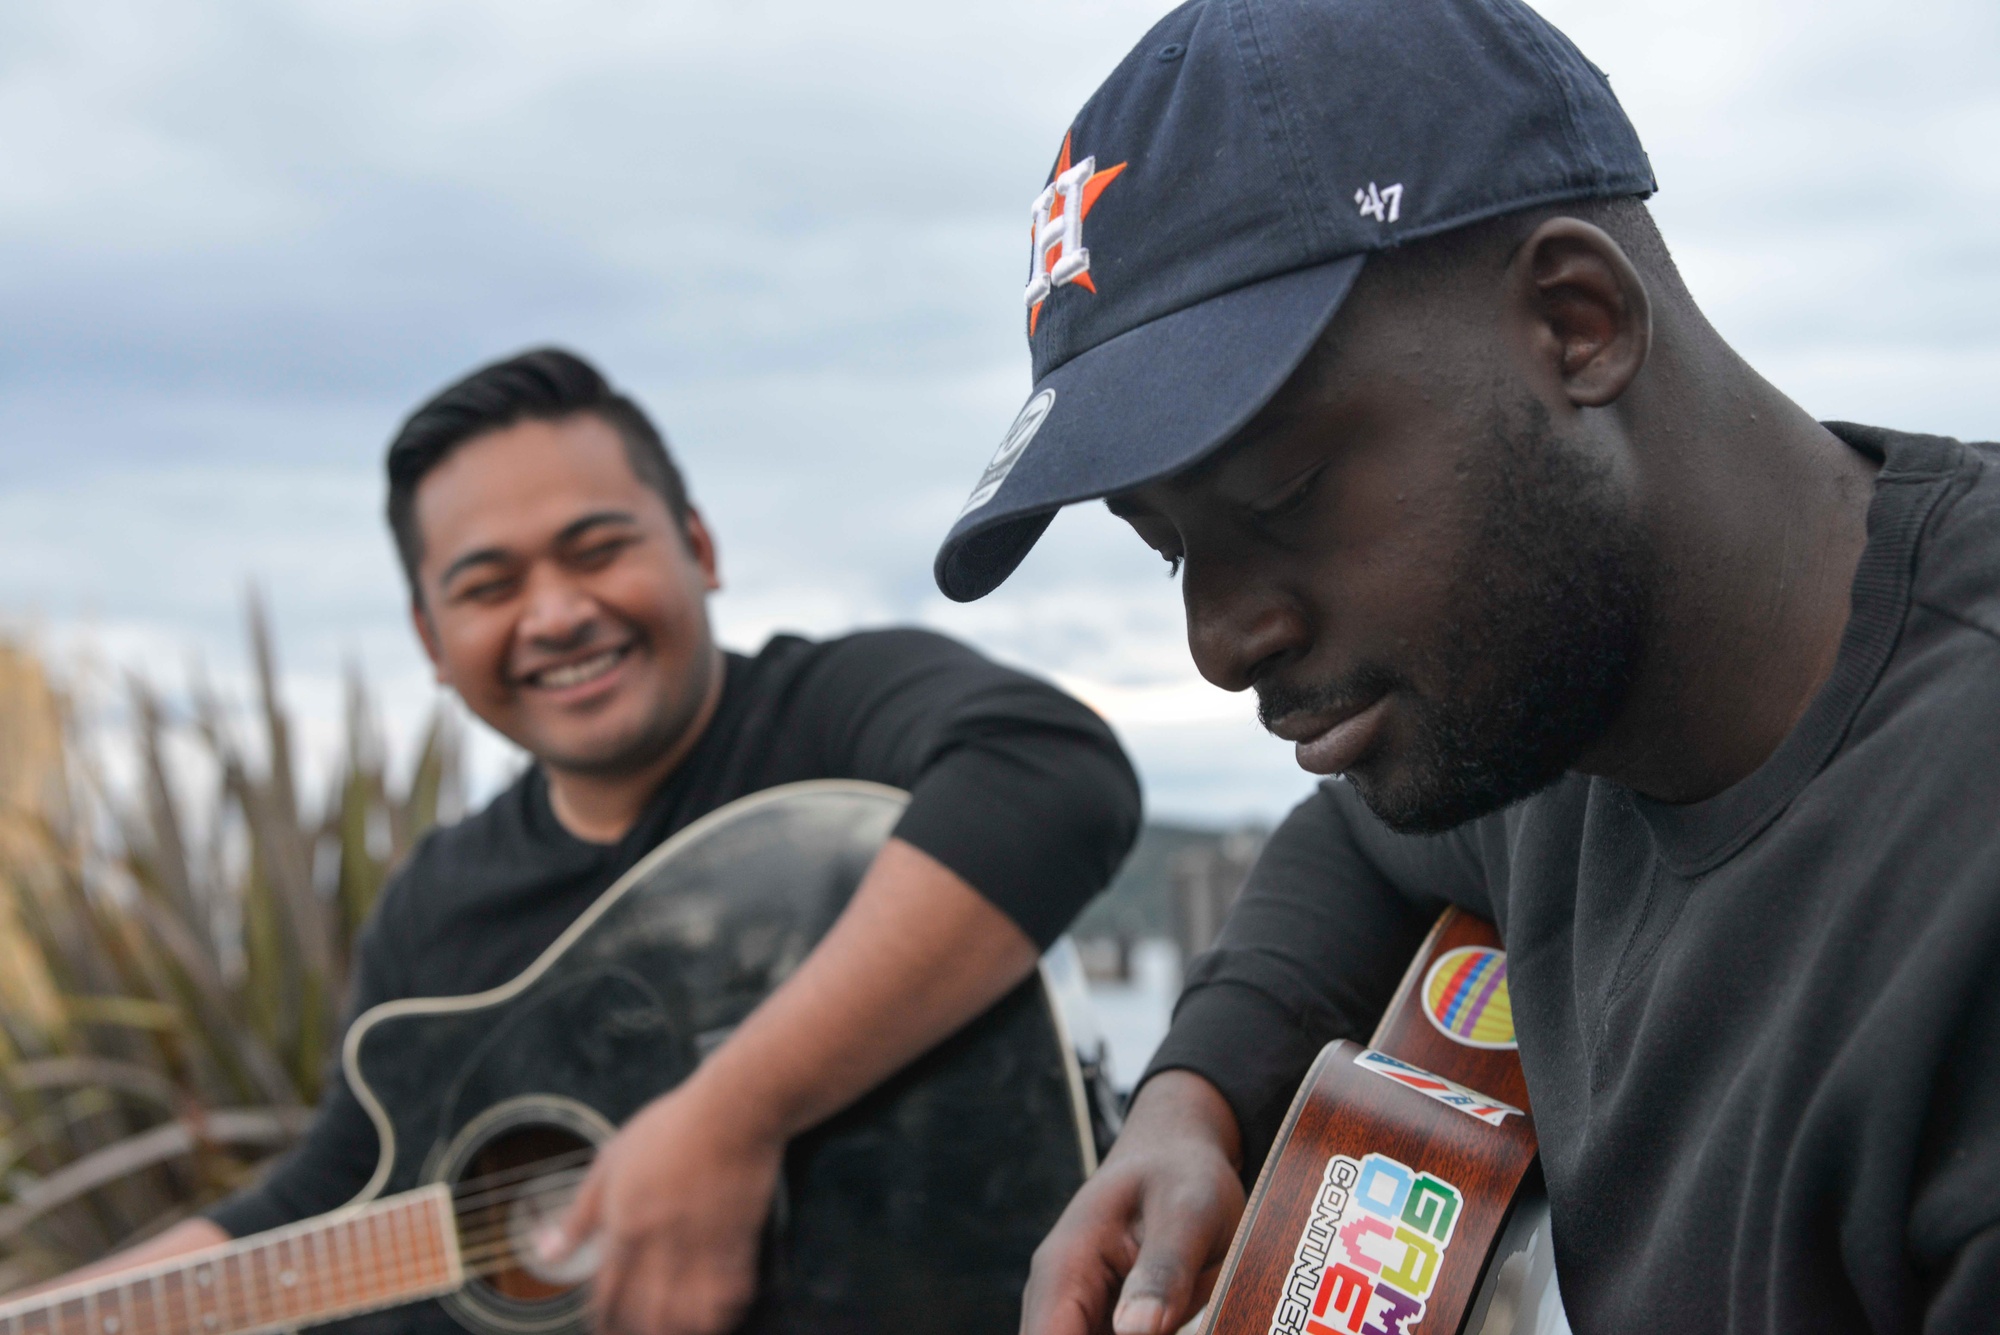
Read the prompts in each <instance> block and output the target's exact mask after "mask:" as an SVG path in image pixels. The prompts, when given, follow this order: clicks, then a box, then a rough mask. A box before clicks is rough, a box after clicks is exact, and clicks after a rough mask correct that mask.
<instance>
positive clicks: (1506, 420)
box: [936, 0, 2000, 1335]
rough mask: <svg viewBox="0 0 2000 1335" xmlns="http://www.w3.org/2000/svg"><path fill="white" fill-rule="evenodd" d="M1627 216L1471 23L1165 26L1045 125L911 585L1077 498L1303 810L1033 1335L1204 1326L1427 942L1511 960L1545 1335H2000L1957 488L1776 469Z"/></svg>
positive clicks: (1969, 530)
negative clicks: (1434, 928)
mask: <svg viewBox="0 0 2000 1335" xmlns="http://www.w3.org/2000/svg"><path fill="white" fill-rule="evenodd" d="M1653 188H1654V181H1653V176H1652V172H1651V169H1650V167H1649V165H1648V163H1647V160H1646V157H1645V154H1644V152H1643V151H1642V150H1641V148H1640V145H1639V142H1638V139H1637V137H1636V135H1635V134H1634V132H1633V130H1632V128H1631V126H1630V124H1629V123H1628V122H1627V120H1626V118H1625V116H1624V114H1623V112H1622V111H1621V110H1620V108H1619V106H1618V103H1617V100H1616V99H1615V97H1613V95H1612V93H1611V89H1610V87H1609V85H1608V84H1607V82H1606V80H1605V78H1604V76H1603V75H1602V73H1601V72H1599V71H1598V70H1596V69H1595V68H1594V67H1593V66H1592V65H1591V64H1590V63H1589V62H1588V61H1586V60H1585V59H1584V58H1583V57H1582V56H1581V55H1580V54H1579V53H1578V52H1577V51H1576V49H1575V48H1574V47H1573V46H1571V45H1570V44H1569V42H1568V41H1567V40H1566V39H1565V38H1564V37H1563V36H1562V35H1561V34H1560V33H1558V32H1556V31H1555V30H1554V29H1553V28H1551V27H1550V26H1549V25H1548V24H1547V23H1545V22H1543V21H1542V20H1541V19H1540V18H1539V17H1537V16H1536V15H1535V14H1534V13H1533V12H1532V11H1530V10H1528V9H1527V8H1526V7H1524V6H1522V5H1520V4H1517V3H1512V0H1266V2H1263V3H1260V2H1258V0H1195V3H1191V4H1188V5H1185V6H1183V7H1182V8H1180V9H1178V10H1176V11H1174V12H1173V13H1172V14H1170V15H1169V16H1168V17H1167V18H1165V19H1164V20H1162V21H1161V22H1160V23H1159V25H1157V26H1156V27H1155V28H1154V29H1153V31H1152V32H1151V33H1149V34H1148V35H1147V37H1146V38H1145V39H1144V40H1143V41H1142V42H1141V43H1140V44H1139V46H1138V47H1137V48H1136V49H1135V50H1134V51H1133V52H1132V53H1131V54H1130V55H1129V56H1128V57H1127V58H1126V59H1125V61H1124V62H1123V63H1122V64H1121V65H1120V66H1119V67H1118V68H1117V70H1116V71H1114V72H1113V74H1112V75H1111V77H1110V79H1109V80H1107V81H1106V83H1105V84H1104V86H1103V87H1102V88H1101V89H1100V90H1099V91H1098V93H1097V94H1096V95H1095V96H1094V97H1093V98H1092V99H1091V100H1090V102H1088V103H1087V104H1086V105H1085V106H1084V108H1083V110H1082V111H1081V112H1080V113H1079V114H1078V116H1077V118H1076V120H1075V121H1074V123H1073V124H1072V126H1071V127H1070V130H1069V133H1068V135H1067V137H1066V138H1065V140H1064V143H1063V146H1062V152H1061V156H1060V159H1059V161H1058V163H1057V169H1056V171H1055V172H1054V173H1053V174H1052V179H1051V181H1050V184H1049V186H1048V188H1047V189H1046V190H1045V191H1044V192H1043V193H1042V195H1041V196H1040V198H1039V199H1037V200H1036V201H1035V204H1034V206H1033V224H1034V243H1033V251H1032V258H1031V266H1030V281H1029V285H1028V288H1027V290H1026V292H1025V294H1024V297H1025V301H1026V303H1027V311H1026V323H1027V326H1028V330H1029V334H1028V341H1029V347H1030V349H1031V352H1032V354H1033V358H1034V376H1035V385H1034V388H1033V391H1032V394H1031V397H1030V398H1029V400H1028V402H1027V405H1026V406H1025V407H1024V408H1023V410H1022V412H1021V414H1020V416H1019V417H1018V418H1017V420H1016V421H1015V423H1014V425H1013V426H1012V428H1011V429H1010V430H1009V431H1008V432H1007V433H1006V435H1005V437H1004V439H1003V442H1002V444H1001V446H1000V449H999V451H998V452H997V453H996V455H995V457H994V459H993V461H992V463H991V464H990V465H989V467H988V468H987V469H986V471H985V473H984V474H983V475H982V476H981V478H980V479H979V481H978V483H977V485H976V487H975V489H974V491H973V493H972V496H971V498H970V500H969V502H968V503H967V505H966V508H965V510H964V512H963V513H962V514H961V515H960V517H959V519H958V522H957V523H956V524H955V525H954V526H953V528H952V530H951V533H950V535H949V536H948V537H947V539H946V541H945V543H944V546H943V548H942V550H941V551H940V552H939V554H938V558H937V565H936V573H937V578H938V583H939V585H940V586H941V587H942V588H943V589H944V591H945V592H946V593H947V594H949V595H950V596H952V597H954V598H957V599H971V598H977V597H981V596H983V595H984V594H986V593H988V592H990V591H991V590H992V589H993V588H994V587H995V586H997V585H998V584H999V583H1000V582H1001V581H1002V580H1004V579H1005V578H1006V576H1007V575H1008V573H1010V572H1011V571H1012V570H1013V568H1014V567H1015V566H1016V565H1018V564H1019V563H1020V561H1021V560H1022V559H1023V557H1024V556H1025V555H1026V554H1027V552H1028V550H1029V548H1030V547H1031V546H1032V545H1033V544H1034V542H1035V539H1036V538H1037V537H1038V536H1039V534H1040V532H1041V531H1042V529H1043V528H1044V527H1045V526H1046V525H1047V524H1048V522H1049V519H1050V517H1051V516H1052V515H1053V514H1054V512H1055V511H1056V510H1057V509H1058V508H1060V507H1061V506H1063V505H1065V504H1069V503H1071V502H1075V501H1082V500H1088V499H1092V498H1097V497H1103V498H1106V499H1107V502H1108V504H1109V505H1110V507H1111V509H1112V510H1113V512H1114V513H1116V514H1118V515H1120V516H1122V517H1123V518H1125V519H1126V520H1128V521H1129V522H1130V523H1131V525H1132V527H1133V528H1134V529H1135V530H1136V531H1137V532H1138V534H1139V536H1140V537H1141V538H1143V539H1144V540H1145V541H1146V542H1147V543H1148V544H1149V545H1150V546H1152V547H1153V548H1155V549H1156V550H1157V551H1158V552H1159V553H1160V554H1161V555H1162V556H1163V557H1164V558H1165V559H1166V560H1167V561H1169V562H1170V563H1172V564H1173V565H1174V566H1176V567H1177V568H1178V569H1179V571H1180V575H1181V578H1182V580H1183V588H1184V591H1185V598H1186V606H1187V619H1188V643H1189V647H1190V649H1191V650H1192V651H1193V654H1194V658H1195V661H1196V663H1197V665H1198V666H1199V668H1200V669H1201V672H1202V674H1203V675H1204V676H1205V677H1207V678H1208V679H1209V680H1210V681H1213V682H1215V683H1216V684H1217V685H1220V686H1222V687H1225V688H1227V689H1231V690H1241V689H1243V688H1245V687H1251V688H1254V689H1255V690H1256V692H1257V694H1258V700H1259V706H1260V713H1261V716H1262V718H1263V720H1264V722H1265V724H1266V726H1267V727H1269V728H1270V729H1271V730H1272V731H1273V732H1275V733H1277V734H1278V735H1279V736H1281V737H1284V738H1286V739H1287V740H1290V741H1292V742H1295V743H1296V744H1297V748H1298V759H1299V763H1300V764H1301V765H1302V766H1304V767H1305V768H1307V769H1309V770H1311V771H1314V772H1316V773H1321V774H1327V775H1333V776H1339V777H1338V778H1336V779H1334V780H1332V781H1330V782H1328V783H1326V784H1324V785H1323V786H1322V787H1321V789H1320V790H1319V791H1318V792H1317V793H1316V794H1315V795H1314V796H1313V797H1312V798H1310V799H1309V800H1308V801H1307V802H1305V803H1304V804H1303V805H1302V806H1301V807H1299V809H1298V810H1297V811H1295V812H1294V813H1293V815H1292V816H1291V817H1290V818H1289V819H1288V820H1287V821H1286V823H1285V824H1284V826H1283V827H1282V828H1281V829H1280V830H1279V831H1278V833H1277V835H1276V836H1275V837H1274V838H1273V840H1272V842H1271V844H1270V846H1269V848H1268V850H1267V851H1266V853H1265V856H1264V858H1263V860H1262V861H1261V863H1260V865H1259V867H1258V868H1257V870H1256V871H1255V873H1253V875H1252V877H1251V881H1250V885H1249V886H1248V888H1247V889H1246V891H1245V893H1244V896H1243V898H1242V900H1241V901H1240V903H1239V905H1238V906H1237V908H1236V910H1235V911H1234V912H1233V914H1232V916H1231V918H1230V921H1229V923H1228V925H1227V927H1226V928H1225V930H1224V932H1223V934H1222V938H1221V940H1220V942H1219V945H1218V947H1217V949H1216V950H1215V951H1213V952H1212V953H1210V954H1208V955H1205V956H1203V957H1201V958H1200V959H1198V960H1196V961H1195V962H1194V963H1193V965H1192V967H1191V968H1190V971H1189V980H1188V987H1187V990H1186V992H1185V993H1184V994H1183V996H1182V998H1181V1001H1180V1003H1179V1006H1178V1007H1177V1009H1176V1012H1175V1018H1174V1025H1173V1028H1172V1031H1171V1033H1170V1034H1169V1036H1168V1038H1167V1039H1166V1041H1165V1043H1164V1044H1163V1045H1162V1047H1161V1049H1160V1051H1159V1053H1158V1055H1157V1056H1156V1058H1155V1059H1154V1061H1153V1064H1152V1067H1151V1069H1150V1070H1149V1071H1148V1073H1147V1078H1146V1079H1145V1080H1144V1081H1143V1082H1142V1084H1141V1087H1140V1089H1139V1091H1138V1094H1137V1096H1136V1098H1135V1100H1134V1103H1133V1106H1132V1110H1131V1115H1130V1118H1129V1120H1128V1122H1127V1125H1126V1130H1125V1132H1124V1134H1123V1136H1122V1137H1121V1139H1120V1141H1119V1144H1118V1147H1117V1148H1116V1150H1115V1151H1114V1152H1113V1154H1112V1156H1111V1157H1110V1158H1109V1160H1108V1161H1107V1162H1106V1165H1105V1167H1104V1168H1103V1169H1102V1170H1101V1171H1100V1173H1099V1174H1098V1175H1097V1176H1096V1177H1095V1178H1093V1179H1092V1181H1091V1182H1090V1183H1089V1184H1088V1185H1087V1186H1086V1187H1085V1189H1084V1190H1083V1192H1082V1193H1081V1194H1080V1195H1079V1196H1078V1197H1077V1199H1076V1201H1075V1202H1074V1203H1073V1204H1072V1206H1071V1208H1070V1209H1069V1211H1068V1212H1067V1213H1066V1214H1065V1216H1064V1218H1063V1220H1062V1222H1061V1223H1060V1224H1059V1225H1058V1226H1057V1228H1056V1230H1055V1232H1054V1233H1053V1234H1052V1235H1051V1236H1050V1238H1049V1240H1048V1241H1047V1242H1046V1243H1045V1244H1044V1245H1043V1248H1042V1251H1041V1253H1040V1255H1039V1257H1038V1259H1037V1263H1036V1271H1035V1278H1034V1280H1033V1282H1032V1283H1031V1285H1030V1288H1029V1292H1028V1295H1027V1300H1026V1313H1025V1324H1024V1328H1025V1330H1026V1331H1028V1332H1030V1333H1031V1335H1081V1333H1082V1332H1084V1331H1087V1330H1101V1329H1104V1328H1106V1327H1107V1326H1109V1327H1110V1328H1113V1329H1115V1330H1116V1331H1118V1332H1119V1333H1120V1335H1164V1333H1165V1332H1168V1331H1172V1330H1174V1329H1175V1328H1176V1327H1177V1326H1178V1325H1179V1324H1180V1323H1182V1322H1184V1321H1185V1320H1187V1319H1188V1318H1189V1317H1190V1316H1191V1315H1192V1314H1193V1312H1194V1311H1195V1309H1196V1308H1197V1307H1198V1306H1199V1305H1200V1302H1201V1301H1202V1299H1203V1297H1204V1294H1205V1289H1206V1286H1207V1284H1209V1283H1211V1282H1212V1280H1213V1276H1214V1269H1215V1267H1216V1265H1217V1264H1218V1263H1219V1262H1220V1261H1221V1259H1222V1255H1223V1251H1224V1249H1225V1247H1226V1246H1227V1244H1228V1241H1229V1238H1230V1233H1231V1230H1232V1228H1233V1227H1234V1225H1235V1222H1236V1219H1237V1217H1238V1216H1239V1214H1240V1213H1241V1211H1242V1208H1243V1201H1244V1195H1243V1186H1242V1183H1243V1181H1244V1180H1245V1179H1246V1178H1248V1177H1250V1176H1252V1175H1254V1174H1255V1172H1256V1170H1257V1168H1258V1166H1259V1162H1260V1160H1261V1159H1262V1157H1263V1156H1264V1154H1265V1153H1266V1151H1267V1150H1268V1147H1269V1146H1270V1143H1271V1141H1272V1138H1273V1136H1274V1134H1275V1131H1276V1127H1277V1124H1278V1122H1279V1120H1280V1118H1281V1117H1282V1115H1283V1113H1284V1111H1285V1108H1286V1105H1287V1103H1288V1101H1289V1099H1290V1096H1291V1093H1292V1090H1293V1088H1294V1087H1295V1086H1296V1084H1297V1082H1298V1080H1299V1078H1300V1077H1301V1075H1302V1074H1303V1072H1304V1070H1305V1067H1306V1065H1307V1064H1308V1062H1309V1061H1310V1059H1311V1057H1312V1056H1313V1054H1314V1053H1315V1052H1316V1051H1317V1050H1318V1049H1319V1048H1320V1046H1321V1045H1322V1044H1324V1043H1326V1042H1327V1041H1329V1040H1330V1039H1333V1038H1338V1037H1353V1038H1359V1037H1365V1036H1366V1035H1367V1034H1368V1033H1369V1031H1370V1029H1371V1028H1372V1026H1373V1022H1374V1020H1375V1018H1376V1017H1377V1016H1378V1015H1379V1013H1380V1012H1381V1010H1382V1008H1383V1006H1384V1005H1385V1003H1386V1001H1387V999H1388V997H1389V994H1390V991H1391V990H1392V988H1393V987H1394V984H1395V982H1396V979H1397V977H1398V975H1399V974H1400V972H1401V969H1402V966H1403V964H1404V963H1405V962H1406V961H1407V960H1408V958H1409V957H1410V955H1411V953H1412V951H1413V950H1414V949H1415V947H1416V946H1417V944H1418V942H1419V940H1420V938H1421V937H1422V935H1423V932H1424V929H1425V928H1426V926H1427V925H1428V923H1429V922H1430V920H1431V919H1432V918H1433V917H1434V916H1435V915H1436V913H1437V912H1438V911H1439V910H1440V909H1441V908H1442V907H1443V906H1444V905H1446V904H1448V903H1452V904H1458V905H1461V906H1464V907H1465V908H1467V909H1470V910H1471V911H1473V912H1476V913H1478V914H1480V915H1482V916H1484V917H1488V918H1490V919H1492V920H1493V921H1494V922H1495V923H1496V924H1497V925H1498V926H1499V928H1500V930H1501V933H1502V935H1503V937H1504V939H1505V943H1506V946H1507V948H1508V961H1509V971H1510V972H1509V978H1510V986H1511V990H1512V1000H1513V1011H1514V1020H1515V1026H1516V1031H1517V1034H1518V1037H1519V1043H1520V1052H1521V1059H1522V1063H1523V1066H1524V1068H1525V1070H1526V1073H1527V1079H1528V1087H1529V1092H1530V1094H1531V1096H1532V1099H1533V1105H1534V1112H1535V1121H1536V1127H1537V1130H1538V1133H1539V1135H1540V1141H1541V1147H1542V1161H1543V1167H1544V1170H1545V1173H1546V1176H1547V1183H1548V1193H1549V1199H1550V1205H1551V1210H1552V1217H1553V1225H1554V1230H1553V1231H1554V1240H1555V1249H1556V1259H1557V1266H1558V1271H1559V1273H1560V1276H1561V1283H1562V1297H1563V1302H1564V1305H1565V1306H1566V1307H1567V1310H1568V1315H1569V1319H1570V1321H1571V1323H1572V1324H1573V1326H1574V1328H1575V1329H1576V1330H1577V1331H1579V1332H1586V1333H1587V1332H1593V1331H1615V1332H1629V1331H1681V1330H1697V1329H1698V1330H1704V1331H1780V1330H1782V1331H1815V1332H1820V1331H1892V1330H1893V1331H1906V1330H1907V1331H1914V1330H1923V1331H1926V1332H1955V1331H1973V1330H1980V1331H1986V1330H1992V1329H1994V1328H1995V1323H1996V1320H1997V1319H2000V1318H1996V1317H1995V1313H1996V1312H2000V967H1996V966H2000V783H1996V782H1995V781H1994V777H1993V766H1994V757H1995V756H1996V755H2000V476H1996V472H2000V469H1996V465H2000V448H1996V447H1994V446H1991V445H1966V444H1961V443H1959V442H1957V441H1954V440H1948V439H1943V438H1939V437H1929V436H1915V435H1909V434H1904V433H1900V432H1895V431H1888V430H1882V429H1878V428H1872V427H1861V426H1854V425H1850V424H1844V423H1832V424H1826V425H1822V424H1820V423H1818V422H1815V421H1814V420H1813V419H1812V418H1811V417H1810V416H1809V415H1807V413H1806V412H1805V411H1804V410H1802V409H1801V408H1799V407H1798V406H1797V405H1795V404H1794V403H1792V402H1791V401H1790V400H1788V399H1787V398H1786V397H1785V396H1784V395H1783V394H1781V393H1780V392H1779V391H1778V390H1777V389H1776V388H1774V387H1773V386H1772V385H1770V384H1769V383H1768V382H1766V381H1765V380H1764V379H1762V378H1761V377H1760V376H1759V375H1758V374H1757V373H1756V372H1755V371H1754V370H1753V369H1752V368H1750V367H1749V366H1748V365H1746V364H1745V363H1744V362H1743V361H1742V360H1741V359H1740V358H1739V357H1738V356H1737V355H1736V354H1735V353H1734V352H1733V351H1732V350H1731V349H1730V348H1729V347H1728V346H1727V345H1726V344H1725V343H1724V342H1723V340H1722V339H1721V337H1720V336H1719V335H1718V334H1717V333H1716V332H1715V330H1714V329H1713V328H1712V327H1711V326H1710V325H1709V324H1708V322H1707V321H1706V319H1704V318H1703V316H1702V314H1701V312H1700V311H1699V309H1697V307H1696V306H1695V304H1694V302H1693V300H1692V298H1691V297H1690V296H1689V294H1688V292H1687V289H1686V288H1685V286H1684V285H1683V284H1682V282H1681V280H1680V277H1679V275H1678V274H1677V273H1676V271H1675V268H1674V264H1673V261H1672V259H1671V258H1670V256H1669V255H1668V252H1667V249H1666V246H1665V244H1664V243H1663V242H1662V241H1661V239H1660V236H1659V233H1658V232H1657V230H1656V229H1655V228H1654V226H1653V223H1652V220H1651V217H1650V215H1649V214H1648V212H1647V210H1646V208H1645V206H1644V204H1643V203H1642V202H1641V200H1642V198H1643V197H1644V196H1646V195H1647V194H1649V193H1650V192H1651V191H1652V190H1653Z"/></svg>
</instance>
